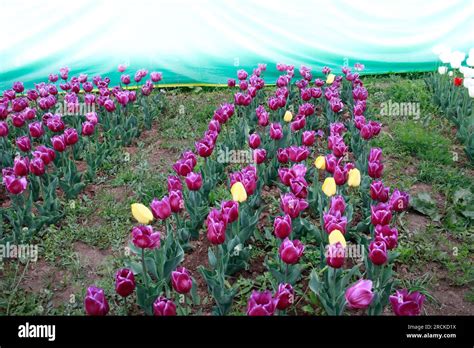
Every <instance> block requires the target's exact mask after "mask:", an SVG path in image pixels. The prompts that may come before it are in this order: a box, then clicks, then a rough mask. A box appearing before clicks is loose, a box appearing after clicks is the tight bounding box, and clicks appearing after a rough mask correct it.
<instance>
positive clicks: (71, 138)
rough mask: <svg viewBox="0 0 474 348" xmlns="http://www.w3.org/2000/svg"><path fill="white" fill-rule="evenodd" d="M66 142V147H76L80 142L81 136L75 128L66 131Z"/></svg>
mask: <svg viewBox="0 0 474 348" xmlns="http://www.w3.org/2000/svg"><path fill="white" fill-rule="evenodd" d="M64 140H65V142H66V145H74V144H75V143H77V142H78V141H79V136H78V135H77V131H76V130H75V129H74V128H68V129H66V130H64Z"/></svg>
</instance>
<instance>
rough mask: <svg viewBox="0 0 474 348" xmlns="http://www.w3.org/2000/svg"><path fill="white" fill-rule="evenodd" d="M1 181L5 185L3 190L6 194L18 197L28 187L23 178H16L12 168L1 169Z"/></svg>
mask: <svg viewBox="0 0 474 348" xmlns="http://www.w3.org/2000/svg"><path fill="white" fill-rule="evenodd" d="M2 177H3V179H2V181H3V184H4V185H5V188H6V189H7V191H8V192H10V193H11V194H13V195H18V194H20V193H23V191H25V190H26V186H27V185H28V181H27V180H26V178H25V177H17V176H16V175H15V173H14V172H13V169H12V168H4V169H2Z"/></svg>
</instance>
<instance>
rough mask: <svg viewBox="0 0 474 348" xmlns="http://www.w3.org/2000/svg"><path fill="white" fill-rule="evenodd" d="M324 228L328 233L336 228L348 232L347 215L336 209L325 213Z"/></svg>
mask: <svg viewBox="0 0 474 348" xmlns="http://www.w3.org/2000/svg"><path fill="white" fill-rule="evenodd" d="M323 220H324V229H325V230H326V232H327V233H328V234H330V233H331V232H332V231H334V230H339V231H340V232H341V233H343V234H345V233H346V228H347V217H345V216H342V213H341V212H340V211H334V212H329V213H324V214H323Z"/></svg>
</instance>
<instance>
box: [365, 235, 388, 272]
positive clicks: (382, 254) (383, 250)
mask: <svg viewBox="0 0 474 348" xmlns="http://www.w3.org/2000/svg"><path fill="white" fill-rule="evenodd" d="M369 259H370V261H372V263H373V264H374V265H378V266H380V265H383V264H384V263H386V262H387V260H388V256H387V246H386V245H385V243H384V242H383V241H380V240H374V241H372V242H371V243H370V245H369Z"/></svg>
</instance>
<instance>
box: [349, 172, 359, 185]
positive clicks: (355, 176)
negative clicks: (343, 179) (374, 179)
mask: <svg viewBox="0 0 474 348" xmlns="http://www.w3.org/2000/svg"><path fill="white" fill-rule="evenodd" d="M347 184H348V185H349V186H350V187H359V186H360V171H359V169H357V168H354V169H351V170H349V178H348V179H347Z"/></svg>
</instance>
